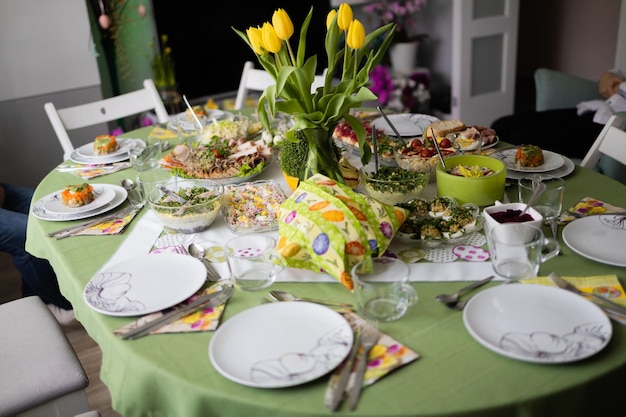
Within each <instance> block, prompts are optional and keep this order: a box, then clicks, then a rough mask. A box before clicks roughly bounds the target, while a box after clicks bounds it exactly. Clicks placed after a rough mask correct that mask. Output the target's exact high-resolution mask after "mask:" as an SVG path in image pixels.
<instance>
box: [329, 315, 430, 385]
mask: <svg viewBox="0 0 626 417" xmlns="http://www.w3.org/2000/svg"><path fill="white" fill-rule="evenodd" d="M344 317H345V318H346V320H348V322H349V323H350V326H352V328H353V329H356V327H357V326H358V325H360V324H361V323H363V322H364V321H365V320H363V319H362V318H361V317H360V316H358V315H357V314H355V313H346V314H344ZM419 357H420V355H419V354H418V353H417V352H414V351H413V350H411V349H409V348H408V347H407V346H404V345H403V344H402V343H400V342H398V341H397V340H395V339H394V338H392V337H391V336H389V335H388V334H385V333H383V332H381V333H380V338H379V339H378V342H377V343H376V345H374V347H373V348H372V350H371V351H370V353H369V355H368V357H367V368H366V369H365V376H364V378H363V386H368V385H372V384H373V383H374V382H376V381H378V380H379V379H380V378H382V377H383V376H385V375H387V374H388V373H389V372H391V371H393V370H394V369H397V368H399V367H401V366H404V365H406V364H407V363H410V362H413V361H415V360H417V359H419ZM355 365H356V364H355ZM340 373H341V367H337V369H335V370H334V371H333V373H332V375H331V378H333V377H334V378H338V377H339V374H340ZM352 373H353V374H354V373H355V370H353V371H352ZM349 381H350V382H349V383H348V386H347V387H346V390H349V389H350V387H351V386H352V385H353V384H354V377H353V376H351V377H350V379H349Z"/></svg>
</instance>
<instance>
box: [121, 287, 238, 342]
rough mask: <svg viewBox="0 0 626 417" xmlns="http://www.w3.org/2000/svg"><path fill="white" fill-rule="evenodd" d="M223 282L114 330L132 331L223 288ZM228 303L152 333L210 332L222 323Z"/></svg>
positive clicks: (196, 312) (182, 319)
mask: <svg viewBox="0 0 626 417" xmlns="http://www.w3.org/2000/svg"><path fill="white" fill-rule="evenodd" d="M221 289H222V286H221V284H219V285H218V284H213V285H212V286H205V287H203V288H201V289H200V290H199V291H198V292H196V293H195V294H194V295H192V296H191V297H189V298H188V299H187V300H186V301H184V302H182V303H180V304H177V305H175V306H174V307H171V308H169V309H166V310H163V311H158V312H156V313H151V314H148V315H145V316H143V317H141V318H139V319H138V320H135V321H133V322H132V323H128V324H127V325H125V326H122V327H120V328H119V329H116V330H114V331H113V333H115V334H117V335H121V334H125V333H128V332H129V331H131V330H132V329H134V328H136V327H139V326H142V325H144V324H146V323H150V322H151V321H153V320H156V319H158V318H159V317H161V316H162V315H163V314H165V313H168V312H170V311H172V310H175V309H177V308H180V307H184V306H185V305H187V304H190V303H192V302H193V301H195V300H196V299H197V298H198V297H200V296H203V295H205V294H210V293H212V292H215V291H218V290H221ZM225 307H226V304H222V305H220V306H217V307H207V308H205V309H202V310H198V311H195V312H193V313H190V314H188V315H186V316H185V317H183V318H181V319H178V320H176V321H174V322H172V323H169V324H166V325H164V326H163V327H159V328H158V329H154V330H153V331H152V332H150V334H160V333H189V332H208V331H213V330H215V329H217V326H218V325H219V323H220V318H221V317H222V313H223V312H224V308H225Z"/></svg>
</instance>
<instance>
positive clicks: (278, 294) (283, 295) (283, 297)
mask: <svg viewBox="0 0 626 417" xmlns="http://www.w3.org/2000/svg"><path fill="white" fill-rule="evenodd" d="M270 296H272V298H274V299H275V300H278V301H308V302H310V303H316V304H323V305H326V306H336V307H349V308H352V304H347V303H334V302H332V301H323V300H316V299H314V298H305V297H296V296H295V295H293V294H291V293H288V292H286V291H277V290H273V291H270Z"/></svg>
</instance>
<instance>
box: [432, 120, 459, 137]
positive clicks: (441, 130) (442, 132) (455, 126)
mask: <svg viewBox="0 0 626 417" xmlns="http://www.w3.org/2000/svg"><path fill="white" fill-rule="evenodd" d="M466 128H467V126H465V123H463V122H462V121H460V120H456V119H453V120H438V121H436V122H433V123H431V124H430V125H428V127H427V128H426V135H427V136H428V137H429V138H432V137H433V132H434V133H435V137H437V138H442V137H445V136H446V135H447V134H448V133H454V132H459V131H461V130H465V129H466Z"/></svg>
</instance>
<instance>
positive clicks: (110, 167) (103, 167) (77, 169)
mask: <svg viewBox="0 0 626 417" xmlns="http://www.w3.org/2000/svg"><path fill="white" fill-rule="evenodd" d="M130 167H131V163H130V162H128V161H125V162H114V163H111V164H87V165H86V164H63V165H59V166H58V167H57V168H56V170H57V171H59V172H70V173H72V174H74V175H76V176H78V177H80V178H82V179H85V180H89V179H91V178H96V177H100V176H102V175H106V174H112V173H114V172H117V171H121V170H122V169H126V168H130Z"/></svg>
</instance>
